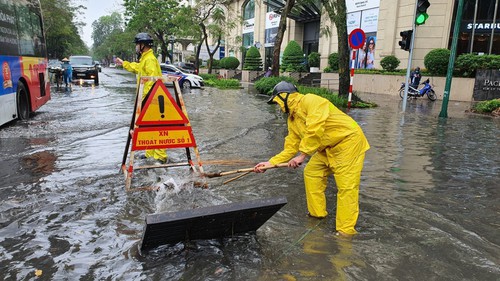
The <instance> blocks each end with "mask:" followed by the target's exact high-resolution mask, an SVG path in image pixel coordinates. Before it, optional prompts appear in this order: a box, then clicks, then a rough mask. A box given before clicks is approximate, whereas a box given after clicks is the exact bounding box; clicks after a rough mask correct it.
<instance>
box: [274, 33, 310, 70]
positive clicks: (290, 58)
mask: <svg viewBox="0 0 500 281" xmlns="http://www.w3.org/2000/svg"><path fill="white" fill-rule="evenodd" d="M280 69H281V71H286V72H304V71H306V64H305V57H304V52H303V51H302V48H301V47H300V45H299V43H297V42H296V41H295V40H291V41H290V42H288V45H286V47H285V50H284V51H283V61H282V63H281V67H280Z"/></svg>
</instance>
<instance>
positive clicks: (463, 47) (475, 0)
mask: <svg viewBox="0 0 500 281" xmlns="http://www.w3.org/2000/svg"><path fill="white" fill-rule="evenodd" d="M495 7H497V9H496V14H495ZM457 8H458V0H455V7H454V10H453V18H454V19H455V18H456V14H457ZM454 25H455V20H453V21H452V25H451V26H452V27H453V26H454ZM452 38H453V28H451V30H450V40H449V45H448V47H449V48H451V42H452ZM465 53H478V54H500V0H464V6H463V11H462V21H461V25H460V34H459V37H458V44H457V55H460V54H465Z"/></svg>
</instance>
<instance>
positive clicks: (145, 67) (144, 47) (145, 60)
mask: <svg viewBox="0 0 500 281" xmlns="http://www.w3.org/2000/svg"><path fill="white" fill-rule="evenodd" d="M134 43H135V52H136V53H137V56H138V59H139V62H129V61H124V60H122V59H121V58H116V64H118V65H123V68H124V69H126V70H128V71H130V72H133V73H135V74H137V87H139V83H140V79H141V77H143V76H156V77H160V76H162V73H161V68H160V64H159V63H158V60H157V59H156V56H155V55H154V53H153V49H152V47H153V38H152V37H151V36H150V35H149V34H148V33H144V32H142V33H138V34H137V35H136V36H135V38H134ZM153 85H154V81H147V82H145V83H144V90H143V94H142V99H143V100H144V99H145V98H146V95H147V93H149V90H150V89H151V88H152V87H153ZM145 155H146V158H154V159H156V160H158V161H160V162H162V163H166V162H167V160H168V158H167V153H166V151H165V149H148V150H146V154H145Z"/></svg>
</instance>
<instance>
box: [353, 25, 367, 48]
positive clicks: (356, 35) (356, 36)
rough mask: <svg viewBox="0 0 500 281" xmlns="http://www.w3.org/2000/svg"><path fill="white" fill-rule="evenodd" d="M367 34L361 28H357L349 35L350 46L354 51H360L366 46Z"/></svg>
mask: <svg viewBox="0 0 500 281" xmlns="http://www.w3.org/2000/svg"><path fill="white" fill-rule="evenodd" d="M365 39H366V36H365V32H364V31H363V29H361V28H356V29H354V30H353V31H351V33H349V46H351V48H353V49H359V48H361V47H363V45H364V44H365Z"/></svg>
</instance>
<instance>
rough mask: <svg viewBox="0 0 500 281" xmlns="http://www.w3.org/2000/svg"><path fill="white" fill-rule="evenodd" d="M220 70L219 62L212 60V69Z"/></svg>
mask: <svg viewBox="0 0 500 281" xmlns="http://www.w3.org/2000/svg"><path fill="white" fill-rule="evenodd" d="M218 68H220V60H216V59H213V60H212V69H218Z"/></svg>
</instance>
